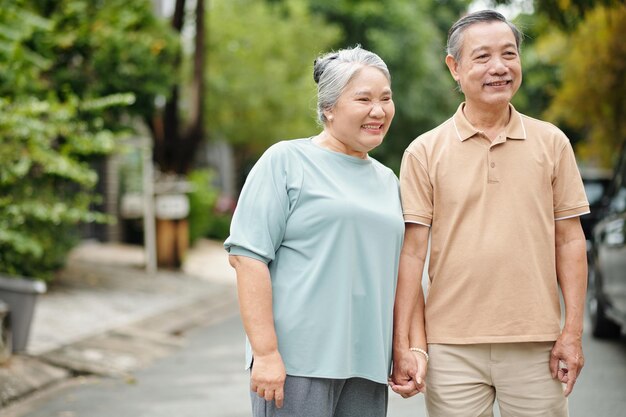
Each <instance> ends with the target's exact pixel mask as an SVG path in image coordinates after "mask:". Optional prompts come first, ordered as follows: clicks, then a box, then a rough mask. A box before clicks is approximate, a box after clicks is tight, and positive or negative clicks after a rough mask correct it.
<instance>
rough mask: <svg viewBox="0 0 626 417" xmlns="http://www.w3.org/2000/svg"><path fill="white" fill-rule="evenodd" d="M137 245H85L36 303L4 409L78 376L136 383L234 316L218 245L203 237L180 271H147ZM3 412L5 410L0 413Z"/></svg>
mask: <svg viewBox="0 0 626 417" xmlns="http://www.w3.org/2000/svg"><path fill="white" fill-rule="evenodd" d="M143 265H144V256H143V250H142V248H141V247H140V246H131V245H120V244H100V243H95V242H85V243H83V244H81V245H80V246H78V247H77V248H75V249H74V250H73V251H72V253H71V254H70V257H69V259H68V262H67V265H66V267H65V268H64V269H63V271H61V273H60V274H59V276H58V278H57V279H55V280H54V282H53V283H52V284H51V285H49V288H48V292H47V293H46V294H44V295H42V296H40V297H39V298H38V300H37V305H36V310H35V317H34V320H33V325H32V328H31V334H30V339H29V343H28V346H27V352H26V353H25V354H20V355H13V356H12V358H11V359H10V361H9V362H8V363H7V364H5V365H4V366H0V408H5V407H6V406H7V405H9V404H12V403H17V402H19V401H20V400H23V399H27V398H28V397H29V396H30V395H32V394H33V393H35V392H37V391H38V390H42V389H45V388H47V387H50V386H53V385H55V384H57V383H59V382H62V381H64V380H67V379H69V378H73V377H76V376H81V375H91V374H96V375H104V376H113V377H121V378H126V379H130V380H132V372H133V371H134V370H136V369H140V368H142V367H145V366H146V365H147V364H149V363H150V362H151V361H153V360H154V359H156V358H159V357H162V356H164V355H166V354H168V353H170V352H172V350H174V349H176V348H178V347H180V346H181V345H182V344H184V343H185V339H184V338H181V337H179V336H180V335H181V334H182V333H183V332H184V331H185V330H187V329H189V328H192V327H195V326H196V325H199V324H207V323H210V322H212V321H217V320H219V319H222V318H224V317H227V316H229V315H234V314H236V312H237V301H236V289H235V274H234V271H233V270H232V269H231V268H230V266H229V265H228V257H227V254H226V252H225V251H224V250H223V248H222V245H221V242H214V241H208V240H201V241H199V242H198V243H196V244H195V245H194V247H193V248H191V249H190V251H189V253H188V255H187V259H186V260H185V264H184V265H183V268H182V271H168V270H161V271H159V272H157V273H156V274H155V275H153V276H150V275H149V274H147V273H146V272H145V270H144V269H143ZM0 414H2V412H1V411H0Z"/></svg>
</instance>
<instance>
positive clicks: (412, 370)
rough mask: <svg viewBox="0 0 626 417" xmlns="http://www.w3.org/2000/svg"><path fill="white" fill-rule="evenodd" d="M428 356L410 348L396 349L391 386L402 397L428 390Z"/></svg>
mask: <svg viewBox="0 0 626 417" xmlns="http://www.w3.org/2000/svg"><path fill="white" fill-rule="evenodd" d="M426 369H427V364H426V358H425V357H424V356H423V355H422V354H420V353H417V352H411V351H410V350H408V349H406V350H402V351H395V352H394V354H393V369H392V372H391V376H390V378H389V386H390V387H391V390H392V391H393V392H395V393H396V394H399V395H401V396H402V398H409V397H412V396H414V395H415V394H418V393H424V392H425V391H426Z"/></svg>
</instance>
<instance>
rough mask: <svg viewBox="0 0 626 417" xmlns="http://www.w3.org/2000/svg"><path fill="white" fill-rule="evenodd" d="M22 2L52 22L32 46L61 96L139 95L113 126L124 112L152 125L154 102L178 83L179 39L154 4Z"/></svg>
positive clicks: (117, 0)
mask: <svg viewBox="0 0 626 417" xmlns="http://www.w3.org/2000/svg"><path fill="white" fill-rule="evenodd" d="M20 2H21V3H23V4H25V6H28V7H29V8H30V9H31V10H32V11H33V12H34V13H37V14H39V15H41V16H46V17H47V19H48V21H49V22H50V25H51V27H50V30H45V31H35V33H34V34H33V36H32V38H31V39H30V40H29V43H30V44H31V46H32V48H33V49H34V50H35V51H37V52H38V53H39V54H40V55H42V56H43V57H45V58H47V59H48V60H49V62H50V66H49V68H47V69H46V71H44V73H43V74H42V76H43V77H44V78H45V79H46V80H47V83H48V87H49V88H51V89H53V90H54V91H55V93H56V95H57V96H58V97H61V98H62V97H64V95H66V94H75V95H77V96H79V97H81V98H83V99H88V98H92V97H102V96H107V95H110V94H117V93H122V92H123V93H132V94H133V95H134V96H135V103H134V104H133V105H132V106H130V107H127V108H124V109H123V110H122V109H119V110H118V111H117V112H115V113H114V114H113V115H112V117H111V118H110V119H109V120H108V122H109V123H110V124H112V123H117V122H119V120H120V114H121V113H122V112H123V113H124V114H126V115H131V116H139V117H141V118H142V119H143V120H151V118H152V116H153V114H154V111H155V97H157V96H167V95H168V94H169V91H170V87H171V86H172V85H173V84H175V83H176V82H178V78H179V77H178V71H177V62H176V57H177V54H178V52H179V39H178V36H177V34H176V33H175V32H174V31H173V30H171V28H170V27H169V26H168V25H167V23H166V22H164V21H162V20H159V19H158V18H156V17H155V16H154V13H153V8H152V7H153V6H152V3H151V1H150V0H136V1H132V2H129V1H126V0H107V1H90V0H54V1H53V0H21V1H20Z"/></svg>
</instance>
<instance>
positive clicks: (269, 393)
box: [263, 389, 274, 401]
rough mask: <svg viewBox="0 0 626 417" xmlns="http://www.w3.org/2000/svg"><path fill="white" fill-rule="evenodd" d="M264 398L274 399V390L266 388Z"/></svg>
mask: <svg viewBox="0 0 626 417" xmlns="http://www.w3.org/2000/svg"><path fill="white" fill-rule="evenodd" d="M263 398H264V399H265V401H272V400H273V399H274V390H273V389H268V390H265V395H263Z"/></svg>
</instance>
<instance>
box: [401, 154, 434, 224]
mask: <svg viewBox="0 0 626 417" xmlns="http://www.w3.org/2000/svg"><path fill="white" fill-rule="evenodd" d="M400 196H401V198H402V213H403V215H404V221H405V222H407V223H419V224H423V225H425V226H430V225H431V223H432V219H433V187H432V183H431V182H430V178H429V175H428V171H427V169H426V168H425V167H424V164H422V163H421V162H420V161H419V159H418V158H417V157H416V155H415V154H414V153H413V152H411V151H409V150H407V151H405V152H404V155H403V157H402V165H401V166H400Z"/></svg>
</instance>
